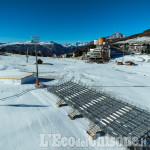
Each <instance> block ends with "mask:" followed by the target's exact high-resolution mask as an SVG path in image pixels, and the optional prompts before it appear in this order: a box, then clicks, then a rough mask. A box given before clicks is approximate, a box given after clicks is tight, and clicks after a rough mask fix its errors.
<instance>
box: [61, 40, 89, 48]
mask: <svg viewBox="0 0 150 150" xmlns="http://www.w3.org/2000/svg"><path fill="white" fill-rule="evenodd" d="M88 44H89V42H80V41H77V42H75V43H64V44H62V46H63V47H68V48H77V47H83V46H86V45H88Z"/></svg>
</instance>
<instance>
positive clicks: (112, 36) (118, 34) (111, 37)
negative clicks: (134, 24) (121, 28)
mask: <svg viewBox="0 0 150 150" xmlns="http://www.w3.org/2000/svg"><path fill="white" fill-rule="evenodd" d="M124 37H126V36H125V35H124V34H122V33H119V32H115V33H114V34H113V35H111V36H109V37H107V39H120V38H124Z"/></svg>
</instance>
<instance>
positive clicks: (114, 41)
mask: <svg viewBox="0 0 150 150" xmlns="http://www.w3.org/2000/svg"><path fill="white" fill-rule="evenodd" d="M141 37H143V38H141ZM144 37H145V38H144ZM147 37H150V29H148V30H146V31H144V32H142V33H138V34H134V35H131V36H128V37H125V38H121V39H112V40H109V41H108V42H109V44H114V43H116V42H119V41H127V40H130V39H138V41H139V42H140V40H141V42H142V41H143V40H146V38H147ZM147 40H148V38H147ZM127 42H128V41H127ZM127 42H126V43H127Z"/></svg>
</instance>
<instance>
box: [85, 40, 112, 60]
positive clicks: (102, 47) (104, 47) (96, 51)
mask: <svg viewBox="0 0 150 150" xmlns="http://www.w3.org/2000/svg"><path fill="white" fill-rule="evenodd" d="M94 45H96V48H93V49H90V50H89V52H87V56H88V57H89V59H90V60H92V59H94V60H95V59H96V60H99V59H102V60H109V59H110V57H111V50H110V47H109V45H108V43H106V42H104V41H103V38H99V39H98V40H94Z"/></svg>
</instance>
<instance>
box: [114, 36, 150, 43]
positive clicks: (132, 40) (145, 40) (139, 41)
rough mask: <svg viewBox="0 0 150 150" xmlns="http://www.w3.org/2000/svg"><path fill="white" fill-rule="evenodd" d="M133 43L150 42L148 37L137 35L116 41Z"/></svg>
mask: <svg viewBox="0 0 150 150" xmlns="http://www.w3.org/2000/svg"><path fill="white" fill-rule="evenodd" d="M127 43H129V44H134V43H137V44H140V43H141V44H150V37H147V36H145V37H137V38H133V39H129V40H126V41H119V42H117V43H116V44H127Z"/></svg>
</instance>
